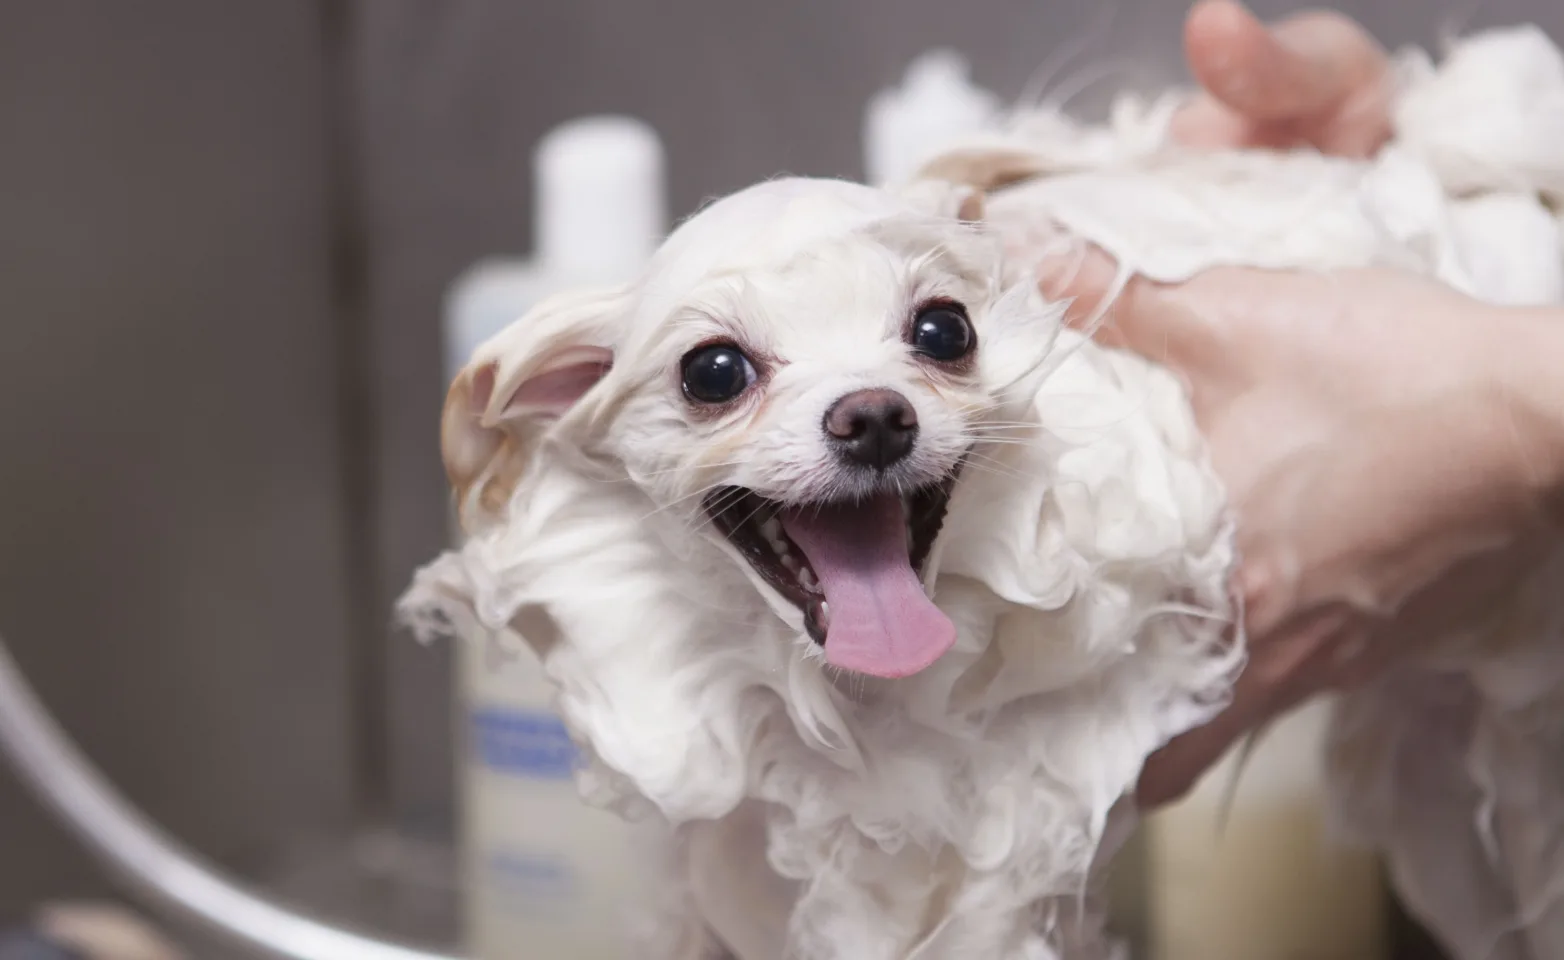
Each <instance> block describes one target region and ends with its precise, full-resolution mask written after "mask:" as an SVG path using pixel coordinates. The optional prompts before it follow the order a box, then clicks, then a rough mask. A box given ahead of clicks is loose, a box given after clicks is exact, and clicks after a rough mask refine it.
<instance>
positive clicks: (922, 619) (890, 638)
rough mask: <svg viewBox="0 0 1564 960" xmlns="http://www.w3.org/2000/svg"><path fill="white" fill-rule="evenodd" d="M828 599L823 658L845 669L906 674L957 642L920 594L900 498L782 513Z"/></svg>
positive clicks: (946, 621)
mask: <svg viewBox="0 0 1564 960" xmlns="http://www.w3.org/2000/svg"><path fill="white" fill-rule="evenodd" d="M782 529H783V530H785V531H786V532H787V535H788V537H789V538H790V539H791V540H792V541H793V542H794V543H795V544H797V545H798V547H799V549H801V550H803V551H804V556H806V557H808V558H809V565H810V566H811V567H813V568H814V570H815V576H817V577H818V578H819V579H820V589H821V590H822V591H823V592H824V593H825V599H826V603H827V604H829V605H830V608H831V610H830V618H829V619H830V625H829V627H828V628H827V629H826V637H825V658H826V661H827V662H828V663H831V664H833V665H835V666H838V667H841V668H842V669H844V670H853V671H856V672H858V673H866V674H869V675H870V676H875V677H906V676H911V675H912V674H914V673H917V672H918V671H919V670H922V669H923V668H924V667H927V666H929V665H930V664H932V663H933V662H934V661H935V660H938V659H939V658H940V655H941V654H943V653H944V652H945V651H946V650H949V649H950V648H951V646H952V645H953V644H954V643H955V642H956V627H955V625H954V624H952V623H951V622H950V618H948V617H946V616H945V615H944V614H943V613H941V612H940V610H939V608H938V607H936V606H934V603H933V601H931V600H929V598H928V596H927V595H926V594H925V593H924V592H923V585H922V584H920V583H919V582H918V576H917V574H916V573H914V572H913V569H912V561H911V560H910V559H909V558H908V555H907V550H908V546H907V518H906V515H905V513H904V511H903V507H902V503H901V498H900V497H897V496H894V495H887V496H881V497H875V498H874V499H872V500H865V501H860V502H858V503H854V504H844V505H833V506H827V507H818V508H816V507H805V508H803V509H799V510H788V511H785V512H784V513H783V514H782Z"/></svg>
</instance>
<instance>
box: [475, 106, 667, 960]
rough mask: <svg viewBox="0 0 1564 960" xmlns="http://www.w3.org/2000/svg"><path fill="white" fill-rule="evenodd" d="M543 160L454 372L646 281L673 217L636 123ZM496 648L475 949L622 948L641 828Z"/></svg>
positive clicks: (482, 683)
mask: <svg viewBox="0 0 1564 960" xmlns="http://www.w3.org/2000/svg"><path fill="white" fill-rule="evenodd" d="M534 164H535V166H534V170H533V178H534V180H533V183H534V190H535V194H536V199H535V221H534V223H535V239H536V254H535V256H534V258H533V259H532V260H531V261H530V262H529V261H524V260H520V261H519V260H492V261H487V262H483V263H480V264H478V265H477V266H475V267H473V268H472V269H471V270H469V271H468V272H467V273H466V274H465V275H464V276H462V277H461V278H460V279H459V280H458V281H457V282H456V284H455V285H453V287H452V288H451V291H450V295H449V297H448V299H447V304H446V314H445V354H446V375H447V382H449V380H450V379H452V378H454V377H455V375H456V373H457V371H459V370H460V369H461V367H462V366H463V365H465V364H466V363H467V361H468V359H469V358H470V357H471V356H472V353H473V351H474V350H475V349H476V348H477V347H478V345H479V344H481V343H483V342H484V341H485V340H487V339H489V338H490V337H491V336H493V335H494V334H496V333H498V332H499V331H500V330H501V329H502V328H504V327H505V326H507V325H509V324H510V323H512V322H515V321H517V320H519V319H520V318H521V317H522V316H523V315H524V314H526V313H527V311H528V310H530V309H531V308H532V306H533V305H534V304H536V303H537V302H538V301H539V300H542V299H543V298H545V297H548V296H551V295H552V294H554V293H557V292H561V291H564V290H570V289H579V288H585V287H595V286H602V285H609V284H617V283H623V282H627V281H629V280H632V279H634V278H635V276H636V275H637V274H638V273H639V272H640V270H641V269H642V267H643V266H644V264H645V262H646V260H647V258H648V257H649V256H650V255H651V253H652V251H653V250H654V249H655V248H656V244H657V243H658V241H659V240H660V239H661V238H662V236H663V234H664V232H665V231H666V229H667V214H666V200H665V188H664V182H665V180H664V159H663V148H662V144H661V142H660V141H659V139H658V137H657V135H656V133H655V132H654V131H653V130H652V129H651V128H650V127H648V126H647V125H646V124H644V123H642V122H640V121H638V120H634V119H631V118H627V117H616V116H594V117H583V118H580V119H577V120H574V121H571V122H569V123H566V124H564V125H562V126H560V127H557V128H555V129H554V130H552V131H551V132H550V133H549V134H548V135H547V136H545V137H544V138H543V140H542V141H541V142H540V143H539V145H538V148H537V151H536V153H535V156H534ZM458 536H459V534H458ZM489 648H490V644H489V643H488V642H487V638H484V637H466V638H463V642H462V643H461V644H459V645H458V648H457V650H458V652H457V661H458V669H457V686H458V690H457V702H458V709H459V711H460V714H459V731H458V737H457V742H458V743H459V745H460V749H461V751H462V752H461V756H460V770H461V774H460V776H461V785H460V786H461V794H462V822H461V830H460V832H461V848H462V861H463V871H464V874H465V876H464V881H465V883H464V890H465V893H466V918H465V928H466V933H467V941H468V949H469V950H470V951H471V954H472V955H473V956H474V957H477V958H479V960H534V958H558V960H566V958H569V960H624V958H627V957H629V956H632V955H633V950H632V949H630V948H629V947H628V946H627V944H626V941H625V933H624V931H625V923H624V922H623V918H624V916H625V914H626V911H627V910H628V908H629V907H630V905H631V904H630V900H631V897H632V895H633V892H634V886H633V885H634V884H635V882H636V877H637V874H636V871H635V869H634V857H633V856H632V851H631V842H632V835H631V828H630V827H628V826H627V825H626V824H624V823H623V822H622V821H621V820H620V819H619V818H618V817H617V816H615V815H614V814H611V813H607V812H604V811H601V810H597V809H594V808H592V807H589V806H587V805H586V804H585V803H583V802H582V801H581V799H580V797H579V795H578V794H577V792H576V786H575V783H574V779H573V771H574V766H575V755H576V752H575V748H574V746H573V744H572V743H571V741H570V738H569V736H568V735H567V734H566V732H565V728H564V726H563V724H562V723H561V722H560V720H559V718H558V717H557V716H556V715H555V713H554V711H553V709H552V696H553V695H552V691H551V689H550V687H549V684H548V682H547V680H546V679H545V677H544V675H543V670H542V667H541V665H540V664H539V662H538V660H537V658H536V657H535V656H533V655H532V654H531V652H530V651H525V652H523V653H522V654H521V655H520V656H517V657H513V658H510V659H507V660H503V661H497V659H496V658H495V657H492V656H489V655H487V653H486V651H487V650H488V649H489Z"/></svg>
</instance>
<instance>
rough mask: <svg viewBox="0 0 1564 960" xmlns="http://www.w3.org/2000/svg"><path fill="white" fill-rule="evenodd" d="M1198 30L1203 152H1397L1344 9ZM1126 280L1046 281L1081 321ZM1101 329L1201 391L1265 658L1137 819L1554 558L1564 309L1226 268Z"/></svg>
mask: <svg viewBox="0 0 1564 960" xmlns="http://www.w3.org/2000/svg"><path fill="white" fill-rule="evenodd" d="M1184 39H1185V48H1186V53H1187V55H1188V58H1189V62H1190V66H1191V69H1192V72H1193V73H1194V75H1195V77H1196V78H1197V79H1198V80H1199V82H1200V83H1201V85H1202V88H1203V92H1202V93H1201V94H1200V95H1199V97H1198V98H1197V99H1196V100H1195V101H1193V102H1192V103H1191V104H1190V105H1189V106H1187V107H1186V108H1184V110H1183V112H1182V113H1181V114H1180V115H1179V116H1178V117H1177V119H1176V120H1175V122H1174V126H1173V135H1174V136H1175V137H1177V138H1179V139H1180V140H1182V141H1183V142H1184V143H1186V144H1188V145H1190V146H1200V147H1211V148H1220V147H1233V146H1253V147H1292V146H1312V147H1315V148H1317V149H1320V150H1323V151H1326V152H1330V153H1336V154H1343V155H1350V156H1369V155H1372V154H1373V152H1374V151H1376V150H1377V149H1378V148H1379V147H1380V146H1381V145H1382V144H1383V143H1384V142H1385V140H1386V139H1387V138H1388V137H1389V134H1390V129H1391V125H1390V118H1389V115H1388V112H1387V105H1388V103H1389V97H1388V92H1387V77H1388V64H1387V60H1386V56H1385V53H1384V51H1383V50H1382V49H1381V48H1380V47H1379V45H1378V44H1376V43H1375V42H1374V40H1373V39H1372V38H1371V37H1369V36H1368V35H1367V34H1366V33H1365V32H1364V31H1363V30H1362V29H1361V28H1360V27H1358V26H1357V25H1356V24H1355V23H1353V22H1352V21H1350V20H1348V19H1347V18H1345V17H1342V16H1340V15H1338V14H1335V13H1331V12H1311V13H1306V14H1301V15H1298V16H1296V17H1294V18H1291V19H1289V20H1287V21H1285V22H1282V23H1279V24H1276V25H1274V26H1271V27H1266V26H1264V25H1262V24H1261V23H1260V22H1259V21H1257V20H1256V19H1255V18H1254V17H1253V16H1252V15H1251V14H1250V13H1249V12H1248V11H1247V10H1245V9H1244V8H1243V7H1242V6H1240V5H1239V4H1237V3H1236V2H1233V0H1202V2H1200V3H1197V4H1196V5H1195V6H1194V8H1193V9H1192V10H1191V11H1190V14H1189V17H1188V20H1187V21H1186V28H1185V37H1184ZM1113 272H1114V271H1113V264H1112V263H1111V261H1109V260H1108V259H1107V257H1106V256H1105V255H1103V254H1101V253H1100V252H1098V251H1093V252H1092V253H1091V254H1090V255H1089V256H1088V259H1087V261H1086V263H1085V264H1084V265H1080V264H1078V262H1076V261H1072V262H1071V263H1069V264H1067V265H1066V264H1058V263H1046V264H1044V265H1043V266H1042V267H1041V268H1040V277H1041V280H1042V286H1043V288H1044V290H1045V292H1047V293H1048V294H1050V295H1051V296H1055V297H1074V298H1076V299H1075V303H1074V305H1073V306H1072V308H1071V316H1072V317H1074V318H1076V319H1083V318H1085V317H1086V316H1088V315H1089V314H1090V313H1091V311H1092V307H1093V306H1094V305H1095V304H1096V303H1097V302H1098V301H1099V300H1100V299H1101V297H1102V296H1103V295H1104V294H1105V292H1106V290H1107V286H1108V284H1109V283H1110V281H1111V279H1112V276H1113ZM1096 336H1097V337H1098V339H1099V340H1102V341H1104V342H1106V343H1110V344H1113V345H1116V346H1121V347H1125V348H1128V349H1131V350H1134V351H1136V352H1139V353H1142V354H1144V355H1146V356H1148V357H1150V358H1152V359H1155V360H1158V361H1160V362H1162V363H1164V364H1166V365H1168V366H1169V367H1170V368H1171V369H1172V370H1173V371H1174V372H1175V373H1177V374H1178V375H1179V376H1180V377H1181V378H1183V380H1184V381H1185V383H1186V384H1187V385H1188V387H1189V389H1190V393H1191V397H1192V400H1193V404H1194V410H1195V415H1196V418H1197V419H1198V421H1199V423H1200V425H1201V428H1202V430H1203V431H1204V433H1205V434H1206V436H1207V438H1208V439H1209V442H1210V447H1211V456H1212V459H1213V463H1214V465H1215V468H1216V470H1217V472H1218V474H1219V475H1220V476H1221V478H1222V479H1223V481H1224V483H1226V485H1227V488H1228V493H1229V497H1230V499H1231V502H1232V504H1233V507H1234V510H1235V512H1236V516H1237V520H1238V546H1239V550H1240V553H1241V558H1242V559H1241V562H1240V565H1239V569H1238V571H1237V573H1236V575H1235V578H1234V589H1235V592H1236V593H1237V594H1239V595H1240V596H1241V598H1242V600H1243V603H1244V619H1245V627H1246V629H1247V637H1248V642H1249V649H1250V654H1249V662H1248V664H1247V666H1246V667H1245V669H1244V672H1243V674H1242V676H1241V677H1240V679H1239V681H1238V684H1237V688H1236V690H1235V694H1234V700H1233V703H1232V705H1231V706H1230V707H1229V708H1228V709H1227V710H1226V711H1225V712H1224V713H1223V714H1221V715H1220V716H1219V717H1218V718H1217V719H1216V720H1214V721H1213V722H1212V723H1210V724H1209V725H1207V726H1205V727H1202V728H1200V729H1197V730H1195V731H1192V732H1190V733H1188V734H1186V735H1184V736H1182V737H1180V738H1178V739H1176V740H1174V741H1173V742H1172V743H1170V744H1169V745H1168V746H1167V747H1166V748H1164V749H1163V750H1162V751H1160V752H1159V753H1157V754H1155V755H1154V756H1153V757H1152V758H1151V759H1150V760H1149V761H1148V763H1147V765H1146V768H1145V771H1144V773H1143V774H1142V777H1141V780H1140V784H1139V788H1138V799H1139V800H1140V802H1141V804H1142V805H1143V806H1147V807H1153V806H1157V805H1160V804H1163V803H1167V802H1169V801H1171V800H1174V799H1177V798H1178V797H1179V796H1181V795H1182V794H1183V793H1185V792H1186V791H1187V790H1188V789H1189V788H1190V787H1191V786H1192V785H1193V784H1194V782H1195V781H1196V780H1197V779H1198V778H1199V777H1200V775H1201V774H1202V773H1204V772H1205V771H1206V770H1207V769H1208V768H1209V767H1210V766H1211V765H1212V764H1213V763H1215V761H1216V760H1218V759H1219V758H1220V757H1221V756H1222V754H1224V753H1225V752H1226V751H1227V750H1228V748H1229V747H1231V746H1232V745H1233V743H1234V742H1235V741H1236V740H1238V739H1239V738H1241V737H1242V736H1243V735H1244V734H1246V733H1247V732H1249V731H1251V730H1254V729H1255V728H1256V727H1257V726H1258V725H1260V724H1262V723H1264V722H1265V721H1266V720H1267V719H1269V718H1271V717H1274V716H1276V715H1278V714H1279V713H1282V712H1285V711H1287V710H1289V709H1291V708H1292V707H1294V706H1296V705H1297V704H1298V703H1300V702H1301V701H1303V700H1305V699H1307V698H1309V697H1311V696H1314V695H1316V694H1318V693H1321V692H1323V691H1327V690H1330V689H1332V688H1337V687H1342V686H1350V685H1352V684H1355V683H1358V682H1361V681H1363V680H1365V679H1367V678H1369V677H1372V676H1374V675H1375V673H1376V672H1377V671H1380V670H1382V669H1384V667H1385V666H1386V665H1387V664H1391V663H1394V662H1395V660H1396V658H1397V657H1398V656H1402V655H1405V654H1406V653H1407V652H1409V651H1415V650H1416V648H1417V644H1418V642H1419V640H1420V639H1421V638H1424V637H1427V636H1429V635H1431V634H1433V633H1434V632H1436V629H1437V630H1447V629H1448V628H1449V627H1450V626H1451V625H1452V624H1457V623H1459V622H1461V621H1463V620H1467V619H1470V618H1473V617H1476V616H1478V615H1480V614H1481V613H1482V612H1483V611H1484V610H1485V609H1487V608H1489V607H1491V601H1492V600H1493V599H1494V598H1495V597H1496V596H1498V595H1499V594H1500V593H1501V592H1502V591H1503V590H1505V589H1506V588H1508V587H1510V586H1512V585H1513V584H1514V583H1515V581H1516V580H1517V579H1518V578H1519V577H1520V576H1522V575H1523V574H1524V573H1525V572H1526V571H1527V570H1528V569H1530V568H1531V567H1532V565H1534V564H1535V562H1536V560H1537V558H1538V557H1539V556H1540V555H1541V554H1542V553H1543V552H1544V551H1545V550H1546V549H1548V548H1549V547H1551V546H1554V545H1556V544H1557V543H1558V540H1559V535H1560V534H1559V530H1560V528H1559V526H1558V523H1559V520H1560V518H1561V517H1564V511H1561V510H1560V509H1559V505H1560V503H1561V502H1564V375H1560V374H1557V373H1555V372H1554V371H1555V370H1557V369H1558V368H1559V367H1560V366H1564V310H1558V309H1551V308H1539V309H1527V310H1523V309H1505V308H1498V307H1492V306H1488V305H1485V304H1481V303H1477V302H1475V301H1472V300H1470V299H1468V298H1466V297H1464V296H1462V295H1460V294H1457V293H1455V292H1453V291H1451V290H1449V289H1447V288H1446V287H1444V286H1442V285H1439V284H1437V283H1434V282H1432V281H1429V280H1425V279H1422V278H1418V277H1415V276H1412V275H1407V274H1399V273H1394V272H1390V271H1383V270H1358V271H1347V272H1341V273H1336V274H1304V273H1287V272H1268V271H1261V270H1251V269H1239V268H1220V269H1215V270H1211V271H1208V272H1206V273H1204V274H1201V275H1200V276H1197V277H1195V278H1194V279H1192V280H1190V281H1188V282H1187V283H1183V284H1178V285H1160V284H1154V283H1151V282H1149V281H1145V280H1135V281H1132V282H1131V284H1130V286H1129V288H1128V289H1126V290H1125V291H1124V292H1123V294H1121V296H1120V297H1119V299H1118V300H1117V301H1116V302H1115V303H1114V305H1113V308H1112V310H1111V312H1110V313H1109V315H1108V319H1107V321H1106V323H1105V324H1104V325H1103V326H1102V327H1101V328H1100V329H1099V331H1098V332H1097V334H1096ZM1550 368H1551V369H1550Z"/></svg>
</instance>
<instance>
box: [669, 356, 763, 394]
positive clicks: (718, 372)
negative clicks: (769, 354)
mask: <svg viewBox="0 0 1564 960" xmlns="http://www.w3.org/2000/svg"><path fill="white" fill-rule="evenodd" d="M682 368H683V371H684V393H685V395H686V396H688V397H689V398H690V399H691V400H695V401H698V402H700V403H727V402H728V401H729V400H732V399H734V398H735V397H737V396H738V395H739V394H741V393H743V392H744V391H745V390H748V389H749V385H750V384H752V383H754V382H755V366H754V364H752V363H750V362H749V357H746V356H744V352H743V351H742V350H740V349H739V348H738V347H735V346H733V345H732V344H731V343H714V344H711V345H710V346H705V347H697V348H696V349H694V350H691V351H690V352H689V353H687V354H685V355H684V361H683V363H682Z"/></svg>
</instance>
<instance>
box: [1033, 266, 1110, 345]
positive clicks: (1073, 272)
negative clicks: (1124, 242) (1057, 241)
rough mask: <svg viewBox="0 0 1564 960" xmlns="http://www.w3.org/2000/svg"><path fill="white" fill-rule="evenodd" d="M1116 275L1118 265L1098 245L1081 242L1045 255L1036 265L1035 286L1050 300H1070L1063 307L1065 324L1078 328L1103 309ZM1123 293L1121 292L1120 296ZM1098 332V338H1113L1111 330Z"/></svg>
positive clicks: (1105, 339)
mask: <svg viewBox="0 0 1564 960" xmlns="http://www.w3.org/2000/svg"><path fill="white" fill-rule="evenodd" d="M1118 274H1119V266H1118V264H1117V263H1115V262H1114V260H1113V258H1112V257H1110V256H1108V255H1107V254H1106V253H1104V252H1103V250H1102V248H1101V247H1098V246H1097V245H1095V244H1090V243H1085V242H1082V243H1080V244H1078V245H1076V248H1075V249H1073V250H1071V251H1070V252H1068V253H1063V252H1061V253H1053V254H1050V255H1048V256H1046V257H1044V258H1043V260H1042V262H1040V263H1039V264H1038V265H1037V285H1038V289H1040V290H1041V291H1042V292H1043V296H1045V297H1047V298H1048V299H1050V300H1069V301H1070V304H1069V305H1068V307H1066V309H1065V314H1064V318H1065V323H1067V324H1069V325H1070V326H1072V327H1075V328H1076V329H1078V330H1079V329H1085V328H1086V327H1087V326H1088V325H1089V324H1091V323H1093V322H1094V321H1095V320H1097V319H1099V317H1100V315H1101V314H1103V313H1104V312H1105V310H1106V308H1107V307H1108V306H1109V299H1110V297H1112V295H1113V293H1114V287H1115V286H1116V285H1117V283H1118ZM1123 293H1124V291H1121V292H1120V295H1121V297H1122V295H1123ZM1115 299H1117V298H1115ZM1095 332H1096V331H1094V333H1095ZM1101 333H1102V335H1101V336H1099V337H1098V338H1097V339H1098V340H1099V341H1102V342H1109V341H1110V340H1111V339H1112V332H1111V331H1109V330H1102V331H1101Z"/></svg>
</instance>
